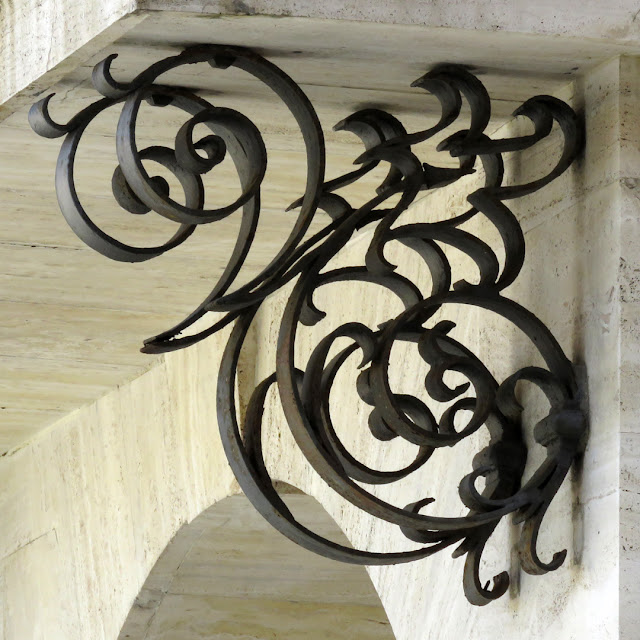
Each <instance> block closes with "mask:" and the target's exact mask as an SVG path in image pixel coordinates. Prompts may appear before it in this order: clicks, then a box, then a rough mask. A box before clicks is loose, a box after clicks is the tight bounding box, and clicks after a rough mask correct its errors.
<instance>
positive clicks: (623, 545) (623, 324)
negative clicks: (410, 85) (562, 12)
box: [618, 56, 640, 640]
mask: <svg viewBox="0 0 640 640" xmlns="http://www.w3.org/2000/svg"><path fill="white" fill-rule="evenodd" d="M639 109H640V58H632V57H626V56H625V57H623V58H621V60H620V267H619V274H618V277H619V285H618V290H619V295H620V459H619V468H620V493H619V497H620V541H619V542H620V547H619V549H620V637H621V638H624V639H625V640H627V639H629V640H631V638H635V637H637V633H638V616H639V615H640V614H639V613H638V604H639V603H640V542H639V541H640V422H639V419H638V418H639V416H640V394H639V393H638V390H639V389H640V120H639V119H638V112H639Z"/></svg>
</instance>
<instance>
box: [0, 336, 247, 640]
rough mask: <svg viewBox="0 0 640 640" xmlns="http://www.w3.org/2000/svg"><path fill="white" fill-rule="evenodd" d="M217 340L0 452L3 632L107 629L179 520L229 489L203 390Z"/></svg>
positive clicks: (82, 638) (66, 639) (39, 634)
mask: <svg viewBox="0 0 640 640" xmlns="http://www.w3.org/2000/svg"><path fill="white" fill-rule="evenodd" d="M223 341H224V335H221V336H219V337H217V338H213V339H212V340H210V341H208V344H207V345H206V347H205V348H204V349H200V350H198V351H197V352H196V351H190V352H189V351H187V352H183V353H179V354H174V356H172V357H171V358H167V359H166V360H164V361H163V362H162V363H161V364H160V365H159V366H157V367H155V368H154V369H152V370H150V371H149V372H147V373H146V374H144V375H143V376H141V377H139V378H137V379H136V380H135V381H133V382H132V383H130V384H127V385H125V386H123V387H121V388H120V389H117V390H114V391H113V392H112V393H110V394H108V395H106V396H105V397H103V398H101V399H100V400H99V401H98V402H96V403H95V404H92V405H90V406H88V407H84V408H82V409H80V410H78V411H76V412H74V413H72V414H70V415H69V416H68V417H67V418H65V419H63V420H62V421H59V422H57V423H56V425H55V427H52V428H51V429H49V430H47V431H46V432H44V433H42V434H40V436H39V437H38V438H37V439H36V440H35V441H34V442H32V443H30V444H28V445H26V446H25V447H23V448H21V449H19V450H17V451H14V452H13V453H12V454H10V455H8V456H5V457H3V458H2V459H1V460H0V486H1V487H2V490H1V491H0V509H1V510H2V513H3V514H4V515H3V518H2V520H1V522H0V576H1V580H0V603H1V604H0V611H1V612H2V613H1V614H0V615H1V619H2V624H1V625H0V638H2V640H26V639H29V640H72V639H76V640H86V639H88V638H91V639H92V640H113V639H114V638H116V637H117V635H118V632H119V630H120V627H121V626H122V623H123V621H124V619H125V617H126V615H127V613H128V611H129V609H130V607H131V604H132V602H133V598H134V597H135V595H136V594H137V593H138V591H139V589H140V587H141V585H142V583H143V582H144V580H145V578H146V576H147V574H148V572H149V571H150V569H151V567H152V566H153V565H154V564H155V562H156V560H157V558H158V556H159V555H160V553H161V552H162V550H163V549H164V548H165V547H166V545H167V543H168V542H169V540H170V539H171V538H172V537H173V535H174V534H175V533H176V531H177V530H178V529H179V528H180V526H181V525H182V524H183V523H184V522H186V521H188V520H190V519H192V518H194V517H195V516H196V515H198V514H199V513H201V512H202V511H203V510H204V509H205V508H207V507H209V506H210V505H211V504H212V503H214V502H216V501H217V500H220V499H221V498H224V497H227V496H228V495H230V494H231V493H233V492H234V491H235V481H234V480H233V478H232V475H231V472H230V470H229V468H228V466H227V464H226V460H225V459H224V455H223V453H222V448H221V446H220V443H219V439H218V433H217V423H216V419H215V394H214V393H212V388H213V386H214V384H215V377H216V367H215V366H214V367H212V366H211V364H212V362H216V360H217V358H218V354H219V352H220V349H221V347H222V344H223ZM204 346H205V345H203V347H204ZM187 370H188V371H190V372H191V373H190V374H189V375H185V371H187Z"/></svg>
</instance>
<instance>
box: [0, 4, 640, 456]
mask: <svg viewBox="0 0 640 640" xmlns="http://www.w3.org/2000/svg"><path fill="white" fill-rule="evenodd" d="M207 42H218V43H220V42H223V43H227V44H234V45H245V46H250V47H252V48H255V49H256V50H257V51H259V52H262V53H264V54H265V55H267V57H268V58H269V59H270V60H272V61H273V62H274V63H276V64H277V65H279V66H281V67H282V68H283V69H284V70H285V71H286V72H287V73H289V74H290V75H291V76H292V77H293V78H294V79H295V81H296V82H297V83H299V85H300V86H301V87H302V89H303V90H304V91H305V92H306V93H307V95H308V96H309V98H310V99H311V101H312V103H313V105H314V107H315V109H316V111H317V113H318V117H319V119H320V122H321V124H322V127H323V130H324V133H325V140H326V147H327V159H328V163H327V167H328V169H327V177H328V178H333V177H335V176H336V175H339V174H342V173H344V172H347V171H349V170H351V168H352V167H353V161H354V159H355V158H357V157H358V155H360V152H361V150H362V147H361V144H360V142H359V140H358V139H357V138H356V136H354V135H353V134H350V133H348V132H345V131H342V132H340V131H338V132H335V131H332V127H333V126H334V125H335V124H336V123H337V122H339V121H340V120H342V119H343V118H344V117H346V116H347V115H349V114H351V113H353V112H354V111H357V110H358V109H361V108H364V107H372V106H373V107H382V108H384V109H388V110H389V111H390V112H391V113H393V114H394V115H396V116H398V117H399V118H400V119H401V120H402V122H403V123H404V124H405V125H406V127H407V128H408V129H409V130H411V131H418V130H422V129H424V128H427V127H429V126H432V125H433V124H434V123H435V121H436V119H437V118H438V117H439V113H440V107H439V104H438V103H437V100H436V99H435V98H434V97H433V96H429V95H428V94H427V93H426V92H425V91H423V90H421V89H419V88H415V87H414V88H411V87H410V83H411V82H412V81H413V80H415V79H416V78H417V77H419V76H421V75H422V74H423V73H424V72H425V70H426V69H427V68H429V67H430V66H431V65H433V64H436V63H439V62H443V61H448V62H461V63H470V64H472V65H473V67H474V69H475V70H476V71H477V73H478V74H479V76H480V77H481V78H482V81H483V82H484V83H485V84H486V86H487V89H488V90H489V93H490V94H491V96H492V97H493V99H494V102H493V111H492V120H491V123H490V126H489V131H490V132H493V131H494V130H496V129H497V128H499V127H500V126H502V125H504V123H505V122H506V121H507V120H508V119H509V118H510V114H511V113H512V112H513V111H514V109H516V108H517V107H518V106H519V105H520V104H521V103H522V101H523V100H525V99H527V98H529V97H530V96H531V95H532V94H536V93H537V94H553V93H556V92H558V91H560V90H561V89H562V87H563V86H565V85H567V83H568V82H569V81H570V80H571V79H572V78H576V77H578V75H580V74H585V73H587V71H588V70H589V69H591V68H593V67H594V66H596V65H597V64H598V61H602V60H606V59H610V58H611V57H612V56H617V55H620V54H622V53H629V52H631V53H633V52H635V53H640V43H635V44H634V43H633V42H631V41H629V42H627V41H625V42H623V43H621V42H618V41H616V40H613V41H606V40H598V41H592V40H588V39H577V38H569V39H565V38H557V37H553V36H550V35H534V34H517V33H511V32H498V33H494V32H486V31H464V30H461V29H456V30H453V29H442V28H425V27H422V26H418V25H400V24H399V25H390V24H380V23H376V22H349V21H329V20H321V19H317V18H304V17H269V16H263V15H248V16H214V18H211V17H210V16H208V15H201V14H197V15H193V14H190V13H182V12H176V13H171V12H152V13H151V14H150V15H149V16H147V17H146V18H145V19H144V20H142V18H141V16H131V17H129V18H127V20H126V21H124V22H122V21H121V22H119V23H117V25H114V26H113V27H112V28H110V29H109V30H108V31H105V32H104V33H103V34H101V36H100V37H99V38H98V39H95V40H92V41H91V43H89V44H88V45H87V47H85V48H84V49H83V50H82V51H78V53H77V54H76V55H74V58H73V60H67V61H66V62H65V64H64V65H63V68H61V69H56V73H55V74H54V75H55V79H56V82H55V83H54V84H53V86H50V85H51V82H50V81H51V80H52V79H53V76H51V77H49V76H47V77H43V78H41V79H40V80H39V81H38V85H37V86H34V87H32V91H31V93H28V92H27V93H23V94H20V96H19V100H18V98H16V99H15V100H10V101H9V102H8V103H5V104H4V105H2V107H0V119H2V118H4V119H3V120H2V123H1V124H0V175H1V176H2V180H0V201H1V202H2V204H3V206H2V208H1V209H0V262H1V263H2V264H3V267H4V268H3V270H2V273H0V326H2V327H3V330H2V331H0V407H1V408H0V454H2V453H4V452H6V451H11V450H12V449H13V448H14V447H18V446H21V445H23V444H24V443H25V442H27V441H28V440H29V439H30V438H31V437H33V436H34V435H36V434H37V433H38V432H39V431H40V430H41V429H43V428H45V427H46V426H47V425H48V424H51V423H52V422H53V421H54V420H55V419H56V418H59V417H62V416H64V415H66V414H67V413H69V412H70V411H72V410H74V409H76V408H78V407H79V406H82V405H83V404H86V403H89V402H92V401H94V400H96V399H97V398H99V397H100V396H101V395H104V394H105V393H107V392H108V391H109V390H110V389H113V388H114V387H116V386H118V385H121V384H125V383H127V382H128V381H130V380H132V379H134V378H135V377H137V376H139V375H141V374H142V373H143V372H144V371H145V370H146V369H147V368H148V367H150V366H152V365H153V364H154V363H156V362H157V359H154V358H150V357H148V356H142V355H141V354H140V353H138V347H139V345H140V344H141V342H142V340H143V339H144V338H145V337H147V336H150V335H155V334H156V333H158V332H160V331H163V330H165V329H166V328H168V327H171V326H173V325H174V324H175V323H176V322H178V321H179V320H180V319H181V318H183V317H184V316H185V315H187V314H188V313H189V312H191V310H192V309H193V308H194V307H195V306H196V304H198V303H199V302H200V300H202V299H203V298H204V297H205V296H206V295H207V294H208V293H209V291H210V290H211V286H212V284H211V283H212V281H213V280H215V278H216V277H217V276H218V275H219V274H220V273H222V270H223V268H224V266H225V265H226V261H227V258H228V255H229V253H230V252H231V250H232V247H233V244H234V242H235V240H236V236H237V229H238V224H239V214H233V215H231V216H229V218H227V219H225V220H222V221H219V222H216V223H215V224H211V225H203V226H202V227H201V228H199V229H198V231H197V232H196V233H195V234H194V235H193V236H192V237H191V238H189V240H188V241H187V242H186V243H185V244H184V245H182V246H180V247H178V248H177V249H175V250H174V251H171V252H169V253H167V254H165V255H163V256H161V257H160V258H158V259H156V260H153V261H150V262H146V263H143V264H136V265H129V264H122V263H116V262H113V261H110V260H107V259H106V258H104V257H102V256H100V255H98V254H96V253H95V252H94V251H93V250H91V249H89V248H88V247H87V246H86V245H84V244H83V243H82V242H81V241H80V240H79V239H78V238H77V237H76V236H75V235H74V234H73V232H72V231H71V230H70V229H69V228H68V226H67V225H66V223H65V222H64V220H63V219H62V216H61V215H60V212H59V210H58V204H57V201H56V196H55V191H54V187H53V174H54V171H55V165H56V158H57V154H58V151H59V148H60V144H61V141H60V140H44V139H42V138H39V137H37V136H36V135H35V134H34V133H33V132H32V131H31V129H30V127H29V125H28V122H27V110H28V107H29V105H30V103H31V102H33V101H34V100H36V99H38V98H40V97H41V96H42V95H43V92H44V91H45V90H46V91H47V92H48V91H50V90H51V91H55V92H56V95H55V97H54V98H53V100H52V102H51V113H52V115H53V117H54V118H55V119H56V120H58V121H60V122H65V121H68V120H69V119H70V118H71V117H72V116H73V115H75V113H77V111H78V110H80V109H81V108H83V107H86V106H87V105H88V104H90V103H91V102H93V101H95V100H96V99H97V94H96V92H95V90H94V89H93V87H92V86H91V83H90V77H91V70H92V68H93V65H94V64H95V63H96V62H98V61H99V60H102V59H104V57H105V56H106V55H107V54H110V53H118V54H119V55H118V58H117V59H116V60H115V61H114V63H113V73H114V75H115V77H116V78H118V79H119V80H129V79H131V78H132V77H134V76H135V75H136V74H137V73H138V72H140V71H141V70H143V69H144V68H146V67H147V66H148V65H150V64H152V63H153V62H156V61H158V60H160V59H162V58H163V57H166V56H169V55H173V54H175V53H176V52H178V51H180V50H182V48H183V47H184V46H185V45H187V44H197V43H207ZM418 52H419V53H418ZM74 61H75V62H74ZM74 65H75V66H74ZM65 70H66V71H65ZM62 76H64V77H62ZM162 82H164V83H167V84H170V85H179V86H188V87H197V88H198V89H199V90H200V91H202V95H203V96H204V97H205V98H207V99H209V100H211V101H212V102H213V103H214V104H216V105H218V106H224V107H230V108H234V109H237V110H239V111H241V112H242V113H244V114H245V115H246V116H248V117H249V118H251V119H252V120H253V121H254V122H255V124H256V125H257V126H258V127H259V128H260V130H261V132H262V134H263V137H264V140H265V144H266V146H267V152H268V169H267V175H266V178H265V180H264V183H263V187H262V190H261V201H262V207H263V209H262V215H261V219H260V223H259V226H258V233H257V236H256V241H255V243H254V245H253V247H252V249H251V251H250V252H249V255H248V258H247V262H246V264H245V267H244V268H243V271H242V272H241V274H240V280H241V281H246V280H247V279H248V278H250V277H252V276H254V275H256V274H257V273H258V272H259V271H260V270H261V268H263V267H264V265H265V264H267V263H268V261H269V260H270V258H271V257H272V256H273V255H275V253H276V252H277V251H278V249H279V248H280V247H281V245H282V242H283V238H284V237H285V236H286V234H287V233H288V231H289V230H290V229H291V228H292V226H293V224H294V220H295V214H294V213H292V212H289V213H287V212H286V211H285V209H286V208H287V206H288V205H289V204H290V203H291V201H292V200H293V199H294V198H295V197H296V196H297V195H299V194H300V193H302V192H303V190H304V184H305V178H306V158H305V152H304V147H303V141H302V138H301V136H300V132H299V130H298V127H297V124H296V123H295V121H294V119H293V117H292V116H291V115H290V114H288V113H287V111H286V109H285V108H284V106H283V105H282V103H281V101H280V100H278V99H277V98H276V96H275V95H274V94H273V92H272V91H270V90H269V89H267V88H266V87H264V86H263V85H261V83H259V82H258V81H256V80H255V79H252V77H251V76H250V75H248V74H246V73H243V72H241V71H239V70H237V69H236V70H234V69H229V70H227V71H216V70H213V69H211V68H210V67H209V65H207V64H204V63H203V64H197V65H188V66H187V67H186V68H183V69H180V71H179V72H178V71H176V72H172V73H170V74H166V75H165V76H163V78H162ZM16 101H17V102H16ZM14 108H15V112H13V113H10V114H9V112H10V111H11V110H12V109H14ZM119 112H120V109H119V106H116V107H114V108H112V109H109V110H108V112H107V113H105V114H102V115H101V116H100V117H99V118H98V119H97V120H96V121H95V122H94V123H93V124H92V125H91V126H90V127H89V129H88V131H87V133H86V135H85V136H83V140H82V142H81V143H80V147H79V150H78V156H77V172H76V175H77V184H78V193H79V197H80V200H81V202H82V204H83V206H84V207H85V209H86V211H87V212H88V213H89V215H91V216H92V217H93V219H94V220H96V222H97V223H98V224H100V225H102V227H103V228H104V229H105V230H106V231H107V232H109V233H112V234H113V235H114V236H115V237H116V238H118V239H120V240H123V241H125V242H131V243H134V244H138V245H143V246H148V245H150V244H154V243H157V242H161V241H164V240H166V239H167V238H168V237H170V236H171V234H172V233H173V232H174V230H175V225H174V224H173V223H172V222H170V221H167V220H166V219H164V218H161V217H160V216H156V215H153V214H152V215H148V216H132V215H129V214H126V213H124V212H123V211H122V210H120V209H119V208H118V207H117V205H116V204H115V202H114V201H113V198H112V196H111V195H110V194H111V187H110V180H111V176H112V173H113V170H114V168H115V166H116V162H117V157H116V152H115V131H116V127H117V121H118V117H119ZM5 116H6V117H5ZM465 117H467V116H466V114H463V118H465ZM184 120H185V114H184V113H183V112H179V111H178V110H176V109H173V108H171V107H166V108H164V109H152V108H151V107H146V105H145V106H144V107H143V110H142V117H141V121H140V124H139V126H138V129H137V136H138V140H139V142H140V144H141V145H159V144H160V145H166V146H173V144H174V139H175V134H176V133H177V131H178V130H179V128H180V126H181V125H182V123H183V122H184ZM614 143H615V141H614ZM423 146H424V145H423ZM433 149H434V147H431V146H424V148H423V149H422V150H421V152H422V153H423V154H424V158H423V159H424V160H425V161H428V162H438V163H440V162H442V163H443V165H451V164H452V160H451V159H450V158H444V159H442V158H440V157H439V156H441V155H442V154H436V153H435V152H434V150H433ZM153 169H155V170H157V166H155V167H153V165H152V168H150V170H153ZM382 171H383V169H382V168H379V170H378V171H376V172H375V175H373V176H372V179H369V180H367V179H365V180H363V181H362V183H358V184H357V185H353V186H352V187H350V188H349V191H348V197H350V198H351V199H352V201H353V202H364V201H365V200H366V199H367V198H368V196H369V194H370V193H372V190H373V188H374V186H377V184H378V182H379V180H380V179H381V174H382ZM165 177H166V178H168V179H169V180H170V183H171V184H173V185H174V186H175V187H177V185H176V184H175V181H173V182H172V181H171V176H170V175H168V174H165ZM205 184H206V188H207V201H208V202H215V203H216V204H220V205H221V204H224V203H228V202H232V201H233V200H234V199H235V198H236V197H237V196H238V183H237V176H236V173H235V169H234V168H233V166H232V162H231V161H230V160H227V161H225V162H223V163H222V164H221V165H218V166H217V167H216V168H215V170H214V171H212V172H211V173H209V174H207V175H206V176H205ZM178 193H180V192H179V191H178ZM556 193H559V192H558V191H557V189H556ZM178 197H179V196H178ZM552 202H553V201H552ZM322 224H323V222H322V220H321V219H320V218H319V219H318V220H317V222H314V224H313V225H312V230H317V229H318V228H319V226H320V225H322ZM53 373H57V375H55V379H54V376H53Z"/></svg>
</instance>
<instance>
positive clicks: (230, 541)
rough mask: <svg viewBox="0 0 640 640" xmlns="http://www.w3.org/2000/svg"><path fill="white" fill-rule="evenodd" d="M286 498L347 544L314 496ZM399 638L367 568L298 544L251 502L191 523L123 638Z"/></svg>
mask: <svg viewBox="0 0 640 640" xmlns="http://www.w3.org/2000/svg"><path fill="white" fill-rule="evenodd" d="M285 499H286V502H287V504H288V505H289V507H290V508H291V509H292V510H295V511H296V513H300V514H301V516H302V517H303V518H304V519H305V521H307V522H312V523H313V525H314V527H315V528H317V530H319V531H321V532H322V534H323V535H325V536H327V537H335V538H341V539H342V540H343V541H344V542H346V538H344V535H343V534H342V533H341V531H340V529H339V528H338V526H337V525H336V524H335V522H333V520H332V519H331V518H330V517H329V515H328V514H327V513H326V511H324V509H323V508H322V507H321V506H320V504H319V503H318V502H317V501H316V500H314V499H313V498H311V497H309V496H307V495H304V494H295V495H288V496H287V497H286V498H285ZM223 635H224V637H225V638H226V637H229V638H231V637H236V636H237V637H239V638H240V637H241V638H256V640H262V639H263V638H303V637H304V638H310V639H312V638H318V639H320V638H327V637H331V638H336V639H337V638H345V639H347V638H348V639H351V638H367V639H369V640H392V639H393V637H394V636H393V633H392V631H391V626H390V625H389V621H388V620H387V617H386V614H385V612H384V609H383V607H382V604H381V603H380V599H379V598H378V595H377V594H376V591H375V589H374V587H373V584H372V583H371V580H370V578H369V576H368V574H367V572H366V570H365V569H364V567H354V566H352V565H347V564H343V563H337V562H331V561H330V560H327V559H325V558H322V557H320V556H318V555H316V554H312V553H309V552H307V551H305V550H304V549H302V548H300V547H298V546H296V545H293V544H291V542H290V541H289V540H287V539H286V538H284V537H282V536H281V535H279V534H278V533H277V532H276V531H274V530H273V528H271V527H270V526H269V524H268V523H267V522H265V520H264V519H263V518H261V517H260V515H259V514H258V513H257V512H256V511H255V509H254V508H253V507H252V505H251V503H250V502H249V501H248V500H247V499H246V497H244V496H232V497H229V498H225V499H224V500H222V501H221V502H218V503H216V504H214V505H213V506H212V507H209V508H208V509H206V510H205V511H204V512H203V513H202V514H201V515H200V516H198V517H197V518H196V519H195V520H193V521H192V522H190V523H189V524H186V525H184V526H183V527H182V528H181V529H180V531H179V532H178V533H177V534H176V536H175V537H174V538H173V540H172V541H171V542H170V543H169V545H168V546H167V548H166V549H165V550H164V552H163V554H162V555H161V557H160V558H159V560H158V562H157V563H156V565H155V566H154V568H153V569H152V570H151V573H150V574H149V576H148V578H147V580H146V582H145V584H144V586H143V587H142V589H141V591H140V593H139V595H138V597H137V598H136V601H135V603H134V605H133V607H132V609H131V611H130V613H129V616H128V618H127V620H126V622H125V624H124V625H123V627H122V630H121V632H120V635H119V638H120V640H125V639H127V640H142V639H143V638H144V639H145V640H155V639H158V640H160V638H167V637H172V638H174V637H175V638H177V637H179V638H181V639H182V640H198V639H200V638H217V637H222V636H223Z"/></svg>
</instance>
